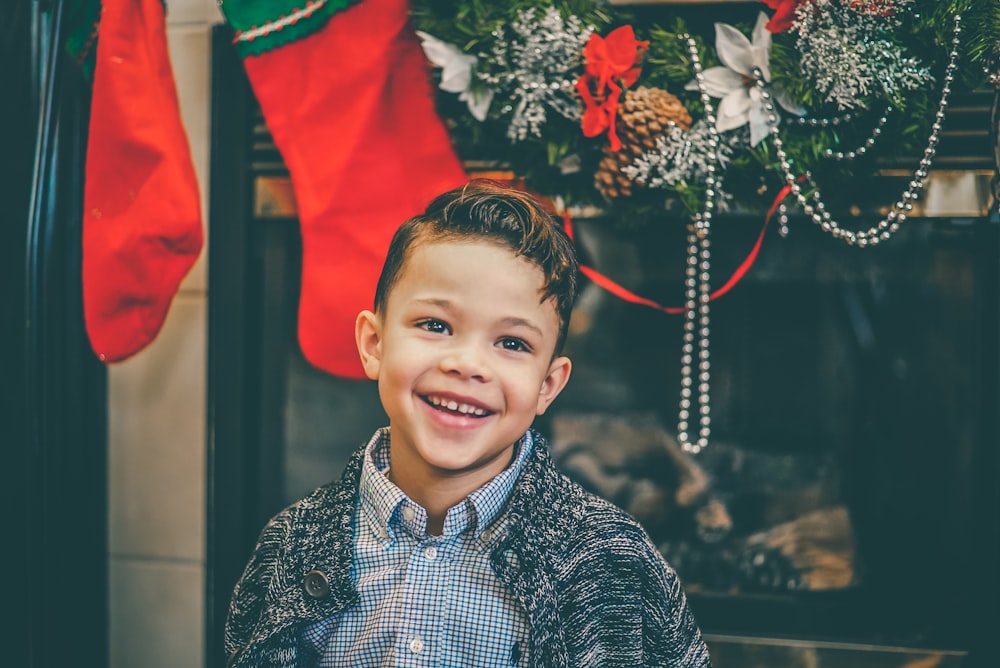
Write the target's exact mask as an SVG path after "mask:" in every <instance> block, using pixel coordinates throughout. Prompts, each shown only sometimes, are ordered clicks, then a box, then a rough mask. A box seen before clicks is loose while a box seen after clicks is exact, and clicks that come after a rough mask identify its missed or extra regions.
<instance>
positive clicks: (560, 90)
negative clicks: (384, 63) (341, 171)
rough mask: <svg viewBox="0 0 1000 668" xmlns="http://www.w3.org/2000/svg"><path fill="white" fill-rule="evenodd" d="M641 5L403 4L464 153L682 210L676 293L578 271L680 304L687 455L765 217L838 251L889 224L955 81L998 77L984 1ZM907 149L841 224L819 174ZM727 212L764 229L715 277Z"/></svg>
mask: <svg viewBox="0 0 1000 668" xmlns="http://www.w3.org/2000/svg"><path fill="white" fill-rule="evenodd" d="M723 7H724V8H725V9H722V8H723ZM656 9H657V11H656V16H655V17H654V18H652V19H651V18H650V16H645V17H642V16H640V15H639V12H640V8H635V9H634V10H632V11H626V10H623V9H621V8H620V7H614V6H611V5H606V4H604V3H601V2H593V1H587V0H563V1H561V2H560V1H555V2H549V1H538V2H524V1H519V0H515V1H513V2H509V3H487V2H483V1H482V0H464V1H460V2H459V3H458V7H457V12H456V6H455V3H453V2H443V1H438V0H418V1H417V4H416V5H415V6H414V9H413V14H414V18H415V21H416V23H417V27H418V34H419V36H420V38H421V39H422V40H423V45H424V51H425V53H426V54H427V57H428V59H429V60H430V61H431V62H432V63H433V64H434V65H436V66H437V67H438V70H437V72H438V76H439V81H438V84H439V89H440V95H439V100H438V102H439V110H440V112H441V114H442V116H443V117H444V119H445V120H446V121H447V123H448V125H449V127H450V129H451V132H452V137H453V139H454V140H455V144H456V146H457V148H458V151H459V153H460V155H461V156H462V157H463V158H465V159H466V160H475V159H486V160H487V161H488V162H492V163H498V164H500V165H502V166H504V167H505V168H508V169H510V170H511V171H512V172H513V173H514V174H515V175H517V176H519V177H523V178H524V179H525V182H526V185H527V186H528V187H529V188H531V189H532V190H535V191H536V192H540V193H543V194H546V195H549V196H552V197H556V198H558V199H561V200H562V201H563V202H564V204H566V205H570V206H572V205H576V206H577V207H581V206H585V205H596V206H597V207H598V208H599V209H600V210H602V211H603V212H605V213H607V214H609V217H610V218H611V220H613V221H614V222H615V223H617V224H626V223H635V222H636V221H645V220H649V219H650V218H651V217H657V218H662V217H663V212H664V210H673V211H674V212H675V213H682V214H685V216H684V217H687V219H688V220H689V223H688V225H687V262H686V263H685V279H684V286H685V287H684V302H683V306H681V307H674V308H667V307H663V306H661V305H659V304H657V303H655V302H652V301H650V300H648V299H646V298H644V297H642V296H640V295H635V294H633V293H631V292H629V291H628V290H626V289H625V288H624V287H622V286H620V285H618V284H616V283H615V282H614V281H612V280H610V279H608V278H607V277H605V276H603V275H601V274H600V273H598V272H596V271H594V270H593V269H591V268H589V267H581V270H582V271H584V273H585V274H586V275H587V276H588V277H589V278H590V279H591V280H593V281H595V282H596V283H597V284H598V285H600V286H602V287H604V288H606V289H609V290H611V291H612V292H614V293H615V294H617V295H618V296H620V297H622V298H624V299H627V300H629V301H633V302H636V303H640V304H645V305H647V306H652V307H654V308H658V309H660V310H664V311H667V312H668V313H678V312H679V313H683V314H684V322H683V335H682V351H681V392H680V401H679V404H678V414H677V439H678V441H679V442H680V444H681V446H682V447H683V448H684V449H685V450H687V451H689V452H692V453H697V452H700V451H701V450H702V449H704V448H705V447H707V445H708V443H709V437H710V433H711V399H710V390H711V371H710V356H709V330H710V327H709V325H710V315H709V312H710V304H711V302H712V301H713V300H714V299H715V298H716V297H717V296H719V295H720V294H721V293H724V292H725V291H726V290H728V289H729V288H730V287H731V286H732V285H733V284H734V283H735V282H736V281H738V280H739V277H740V275H742V274H741V272H743V271H746V269H747V268H748V267H749V266H750V265H751V264H752V263H753V258H754V257H755V254H756V252H757V249H758V248H759V247H760V242H761V240H762V239H763V234H764V229H766V221H768V220H770V219H771V217H772V216H773V215H774V214H777V216H778V221H779V225H780V226H781V228H780V229H781V231H782V232H784V231H785V230H786V229H787V228H786V224H787V221H788V216H787V213H788V210H787V201H791V202H792V204H793V206H794V205H797V206H798V207H799V208H800V209H801V210H802V212H803V213H804V214H805V215H806V216H807V217H808V218H811V219H812V221H813V222H814V223H816V224H817V225H818V226H820V227H821V228H822V229H823V231H824V232H826V233H828V234H830V235H831V236H832V237H834V238H835V239H838V240H841V241H844V242H846V243H848V244H851V245H854V246H858V247H868V246H875V245H877V244H879V243H882V242H884V241H886V240H887V239H889V238H890V237H891V236H892V234H893V233H895V232H896V230H898V229H899V227H900V225H901V224H902V223H903V222H904V221H905V219H906V217H907V215H908V214H909V212H910V211H912V209H913V203H914V200H915V199H917V198H918V197H919V194H920V190H921V189H922V188H923V187H924V185H925V181H926V179H927V177H928V174H929V171H930V169H931V166H932V164H933V160H934V157H935V154H936V151H937V145H938V142H939V140H940V138H941V132H942V127H943V124H944V121H945V112H946V109H947V107H948V104H949V101H950V100H951V96H952V94H953V93H954V92H955V91H956V90H957V89H965V90H975V89H977V88H980V87H983V86H985V85H986V84H987V83H990V84H992V85H994V86H996V87H998V88H1000V70H998V62H1000V58H998V53H1000V44H998V42H1000V38H998V36H1000V2H996V0H947V1H943V0H764V2H763V3H749V2H748V3H745V4H744V5H741V6H740V7H739V8H737V7H735V6H734V5H733V4H730V3H727V4H726V5H719V6H718V7H717V8H716V11H713V12H711V14H712V15H713V16H712V19H713V24H712V25H708V26H706V25H698V24H697V19H698V18H699V16H698V13H697V12H694V11H691V9H692V8H690V7H687V8H686V10H687V11H683V10H682V9H681V7H679V6H677V5H673V4H669V3H667V4H659V5H658V6H657V7H656ZM699 9H704V7H701V8H699ZM743 9H748V10H750V11H749V12H743V11H742V10H743ZM765 10H766V11H765ZM633 12H634V13H633ZM724 12H732V14H733V16H732V18H731V19H730V17H728V16H719V15H720V14H722V13H724ZM682 14H683V15H682ZM704 14H705V13H704V12H701V14H700V16H701V18H704ZM737 14H748V15H746V16H737ZM918 156H919V157H918ZM907 159H909V160H908V161H909V162H910V163H911V164H913V165H914V166H913V170H912V177H911V179H910V182H909V185H908V186H907V187H906V188H905V190H904V191H903V192H902V193H900V195H899V196H898V198H894V199H893V200H892V203H891V204H890V205H889V206H888V207H886V209H887V211H888V212H887V213H886V215H885V216H884V217H883V218H882V219H881V220H879V221H878V222H877V223H876V224H873V225H871V226H870V227H868V228H867V229H860V230H855V229H849V228H845V227H842V226H841V225H840V224H839V223H838V222H837V218H836V216H835V215H834V214H833V213H831V210H833V209H835V208H836V207H835V206H828V205H827V203H826V202H825V201H824V198H823V195H822V193H821V190H820V184H823V186H822V187H823V188H827V187H828V186H829V185H830V183H831V182H832V180H833V179H835V178H837V177H839V178H847V179H854V181H855V182H854V184H852V185H847V186H841V187H840V188H839V189H832V191H833V192H837V193H852V196H853V193H855V192H856V191H857V190H858V188H857V182H858V181H859V180H860V181H861V182H863V181H864V180H865V179H858V177H859V176H865V175H868V174H870V173H872V172H874V171H877V169H878V167H879V165H880V164H882V165H884V164H898V163H900V162H905V161H907ZM830 191H831V190H827V192H830ZM838 199H841V200H842V199H844V198H838ZM841 204H843V202H841ZM848 204H850V203H849V202H848ZM739 207H744V208H747V209H750V210H756V211H759V210H760V209H761V208H766V209H767V215H766V217H765V228H763V229H762V230H761V234H760V236H759V237H758V241H757V245H756V246H755V247H754V249H753V251H751V254H750V256H748V258H747V259H746V260H745V261H744V262H743V263H742V264H741V265H740V268H739V269H738V270H737V273H735V274H734V275H733V276H732V277H730V278H729V279H728V280H727V281H725V283H724V284H723V285H722V287H720V288H717V289H716V290H715V291H713V290H712V285H711V276H710V264H711V263H710V259H709V258H710V255H711V248H710V244H711V242H710V239H711V229H712V221H713V216H714V213H715V212H717V211H722V210H725V209H727V208H729V209H736V208H739ZM567 222H569V220H568V219H567ZM567 229H568V230H569V229H571V227H570V226H567Z"/></svg>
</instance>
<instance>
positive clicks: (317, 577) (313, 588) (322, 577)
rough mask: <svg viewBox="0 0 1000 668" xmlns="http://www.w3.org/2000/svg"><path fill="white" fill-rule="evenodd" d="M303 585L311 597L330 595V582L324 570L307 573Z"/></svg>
mask: <svg viewBox="0 0 1000 668" xmlns="http://www.w3.org/2000/svg"><path fill="white" fill-rule="evenodd" d="M303 585H304V586H305V590H306V594H308V595H309V596H310V598H317V599H319V598H326V597H327V596H329V595H330V582H329V581H328V580H327V579H326V574H325V573H323V571H317V570H313V571H309V572H308V573H306V578H305V581H304V582H303Z"/></svg>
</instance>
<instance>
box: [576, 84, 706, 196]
mask: <svg viewBox="0 0 1000 668" xmlns="http://www.w3.org/2000/svg"><path fill="white" fill-rule="evenodd" d="M671 123H673V124H674V125H677V126H678V127H680V128H681V129H683V130H690V129H691V114H689V113H688V110H687V109H686V108H685V107H684V105H683V104H682V103H681V101H680V100H679V99H678V98H677V96H676V95H673V94H671V93H668V92H667V91H665V90H663V89H662V88H647V87H646V86H639V87H638V88H636V89H634V90H629V91H626V92H625V95H624V96H623V97H622V101H621V103H620V104H619V105H618V115H617V120H616V122H615V130H616V131H617V132H618V138H619V139H620V140H621V142H622V147H621V150H620V151H612V150H611V148H610V147H608V146H606V147H605V148H604V157H603V158H601V162H600V164H598V166H597V173H596V174H595V175H594V182H595V185H596V186H597V189H598V190H599V191H601V194H602V195H604V196H605V197H607V198H608V199H613V198H615V197H628V196H630V195H631V194H632V188H633V187H634V186H635V185H636V184H635V183H634V182H633V181H632V180H631V179H629V178H628V177H627V176H626V175H625V174H623V173H622V168H624V167H627V166H628V165H631V164H632V163H633V162H634V161H635V159H636V158H638V157H639V156H641V155H642V154H643V153H645V152H646V151H650V150H652V149H653V148H655V147H656V138H657V137H659V136H661V135H663V134H665V133H666V132H667V130H668V128H669V127H670V125H671Z"/></svg>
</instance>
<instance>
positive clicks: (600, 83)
mask: <svg viewBox="0 0 1000 668" xmlns="http://www.w3.org/2000/svg"><path fill="white" fill-rule="evenodd" d="M704 10H705V7H704V6H701V7H695V8H692V7H691V6H689V5H675V4H670V3H661V4H658V5H656V6H654V7H652V8H650V7H648V6H643V7H638V6H635V7H630V8H625V7H622V6H618V5H609V4H606V3H604V2H595V1H592V0H561V1H547V0H538V1H535V2H527V1H523V0H515V1H513V2H503V3H489V2H483V1H481V0H460V1H459V2H458V3H455V2H451V1H444V0H415V2H414V5H413V17H414V21H415V23H416V27H417V29H418V34H419V35H420V37H421V39H422V41H423V45H424V50H425V53H426V54H427V56H428V58H429V60H430V61H431V62H432V63H433V64H434V65H435V66H436V68H435V72H436V76H437V83H438V84H439V99H438V106H439V111H440V112H441V115H442V116H443V118H444V119H445V120H446V122H447V123H448V126H449V128H450V130H451V133H452V137H453V139H454V141H455V144H456V147H457V150H458V151H459V153H460V155H461V156H462V157H463V158H464V159H466V160H470V161H487V163H489V164H491V165H497V164H499V165H502V166H503V167H504V168H507V169H509V170H511V171H512V172H514V173H516V174H517V175H518V176H520V177H523V178H524V179H525V181H526V184H527V185H528V187H530V188H532V189H533V190H536V191H538V192H541V193H545V194H548V195H551V196H557V197H559V198H561V199H562V200H563V201H564V202H565V203H566V204H568V205H578V206H587V205H592V206H596V207H599V208H600V209H601V210H602V211H605V212H608V213H610V214H612V218H614V219H615V220H617V221H633V222H634V221H642V220H647V219H648V218H649V215H650V214H652V215H660V214H661V213H662V212H663V210H664V209H668V210H673V211H675V212H681V213H685V214H688V215H693V216H695V217H697V216H699V215H700V214H701V213H703V212H704V211H705V210H706V206H708V207H714V208H715V210H716V211H719V210H725V209H727V208H729V209H739V208H748V209H751V210H761V209H762V208H767V207H768V206H769V205H771V204H772V203H773V202H775V201H776V199H777V198H780V197H785V196H788V195H789V194H790V193H789V188H791V187H794V188H795V189H796V192H795V193H794V194H795V195H796V196H797V197H806V198H808V197H809V196H811V194H812V193H813V191H814V190H815V185H814V184H816V183H830V182H831V180H835V179H844V178H856V177H858V176H866V175H868V174H871V173H873V172H875V171H877V170H878V168H879V166H884V165H886V164H890V165H896V164H902V163H904V162H905V161H906V160H907V159H912V162H914V163H915V162H916V161H917V160H918V159H919V156H920V155H921V152H922V151H923V152H924V154H925V155H926V146H927V142H928V137H929V136H931V135H932V133H933V135H934V137H935V139H934V142H935V143H936V136H937V131H935V129H934V128H935V127H938V130H939V126H940V119H937V118H936V117H935V109H936V108H937V107H939V106H940V108H941V109H943V107H944V106H945V104H946V103H942V104H940V105H939V104H938V100H939V99H940V96H941V94H942V90H945V91H951V89H955V90H956V91H957V90H965V91H969V90H975V89H980V88H982V87H984V86H986V85H988V84H993V85H996V84H997V71H996V67H997V66H996V59H997V52H998V41H1000V3H997V2H994V1H992V0H948V1H945V0H764V2H760V3H755V2H747V3H741V4H738V5H737V4H735V3H726V4H724V5H719V6H717V7H715V8H713V9H712V11H711V12H705V11H704ZM709 13H710V14H711V15H712V16H711V19H712V23H709V24H707V25H706V24H705V22H704V19H705V15H706V14H709ZM727 14H732V17H731V18H730V17H729V16H728V15H727ZM956 17H959V19H958V20H959V21H960V25H957V24H956ZM699 20H700V21H701V22H700V23H699ZM949 66H950V67H951V69H950V70H949ZM696 69H698V70H700V72H696ZM708 111H712V112H714V113H707V112H708ZM935 123H937V126H935ZM921 164H923V163H921ZM925 171H926V170H925ZM713 174H714V179H712V180H713V185H714V186H715V187H714V188H712V189H709V188H707V187H706V182H707V181H709V180H710V179H708V178H707V177H708V176H709V175H713ZM789 174H793V175H795V178H794V179H793V181H794V182H795V183H794V186H793V184H792V183H790V181H789V179H788V176H789ZM798 184H801V191H802V192H801V193H800V192H798V189H799V187H800V186H799V185H798ZM708 200H712V201H711V202H709V201H708ZM800 204H801V201H800ZM805 207H806V209H807V211H808V207H809V205H808V204H806V205H805Z"/></svg>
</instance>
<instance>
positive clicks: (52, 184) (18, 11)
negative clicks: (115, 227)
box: [0, 2, 108, 668]
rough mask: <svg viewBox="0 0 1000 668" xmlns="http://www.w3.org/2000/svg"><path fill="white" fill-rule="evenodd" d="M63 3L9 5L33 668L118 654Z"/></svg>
mask: <svg viewBox="0 0 1000 668" xmlns="http://www.w3.org/2000/svg"><path fill="white" fill-rule="evenodd" d="M64 4H65V3H63V2H50V3H39V2H34V3H30V4H29V3H4V4H3V6H2V10H0V24H2V26H3V31H4V34H3V39H2V44H3V62H4V63H5V68H6V71H7V73H8V75H9V77H8V78H5V80H4V81H5V87H4V89H5V91H4V98H5V99H4V101H3V104H4V107H3V112H4V113H3V114H2V117H3V119H4V128H5V130H6V133H7V134H6V140H5V142H4V151H3V153H4V156H3V160H4V162H3V167H4V168H3V172H2V183H0V192H2V197H3V201H4V204H5V211H6V215H5V218H4V220H5V221H6V222H5V224H4V225H2V226H0V235H2V236H0V253H2V257H0V264H2V266H3V275H2V281H0V283H2V287H3V290H2V293H0V313H2V316H0V321H2V322H0V325H2V331H0V334H2V341H3V345H2V348H3V350H4V359H3V361H2V365H3V371H2V373H0V412H2V417H0V429H2V439H0V440H2V445H3V448H2V453H3V454H2V456H3V463H2V464H0V471H2V482H0V487H2V488H3V490H4V500H5V504H4V508H5V511H6V515H7V518H8V520H9V522H8V523H7V527H6V529H5V539H4V549H3V550H2V551H0V553H2V554H3V558H4V565H3V569H2V570H3V572H4V573H5V575H6V583H7V587H8V589H7V590H6V592H5V601H6V607H7V608H8V611H9V614H8V615H7V616H6V619H7V621H6V622H5V624H4V625H3V630H4V641H3V646H4V647H5V658H4V662H5V664H8V665H12V666H25V667H29V668H30V667H35V666H38V667H47V666H59V665H93V666H100V665H107V663H108V578H107V491H106V488H107V473H106V471H107V424H106V423H107V402H106V395H107V393H106V371H105V368H104V366H103V365H102V364H101V363H100V362H99V361H98V360H97V358H96V357H95V356H94V355H93V353H92V352H91V350H90V347H89V344H88V341H87V337H86V333H85V329H84V321H83V306H82V286H81V221H82V215H81V212H82V193H83V162H84V143H85V138H86V136H87V109H88V108H89V91H88V85H87V83H86V82H85V81H84V80H83V78H82V75H81V73H80V72H79V70H78V68H76V67H75V65H74V64H73V63H72V62H71V61H70V59H69V58H68V57H67V55H66V54H65V53H64V51H63V49H62V45H63V43H64V26H63V22H62V15H63V6H64ZM8 634H9V635H8Z"/></svg>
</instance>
